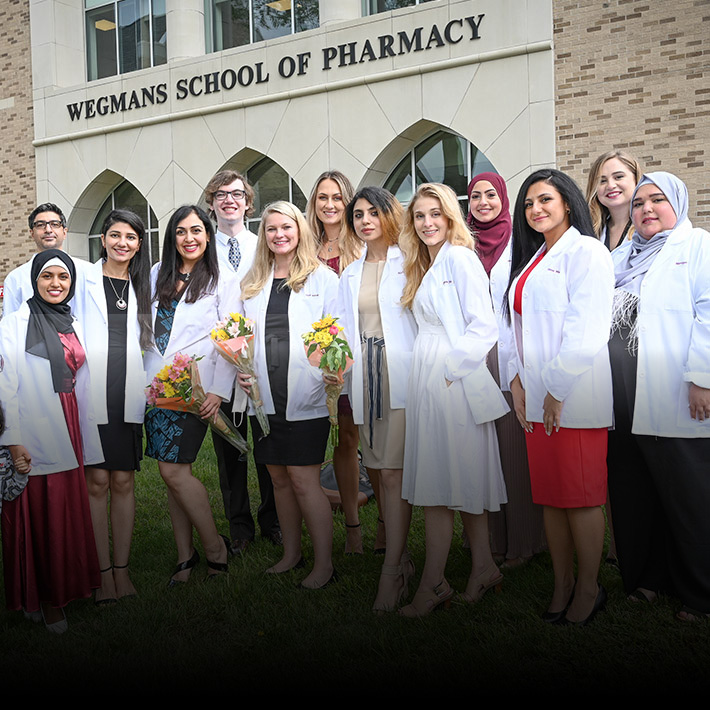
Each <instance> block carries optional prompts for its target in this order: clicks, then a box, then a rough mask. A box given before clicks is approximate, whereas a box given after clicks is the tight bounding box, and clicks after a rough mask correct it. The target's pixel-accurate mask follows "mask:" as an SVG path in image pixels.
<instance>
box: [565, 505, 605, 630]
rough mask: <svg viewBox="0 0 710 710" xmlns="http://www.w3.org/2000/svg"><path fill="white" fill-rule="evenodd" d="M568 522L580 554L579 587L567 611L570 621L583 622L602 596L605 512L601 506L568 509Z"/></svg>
mask: <svg viewBox="0 0 710 710" xmlns="http://www.w3.org/2000/svg"><path fill="white" fill-rule="evenodd" d="M567 520H568V522H569V529H570V531H571V534H572V540H573V544H574V549H575V550H576V552H577V585H576V586H575V589H574V599H573V600H572V603H571V604H570V607H569V609H568V611H567V614H566V618H567V620H568V621H572V622H580V621H584V620H585V619H586V618H587V617H588V616H589V615H590V614H591V613H592V610H593V609H594V602H595V601H596V599H597V596H598V595H599V564H600V562H601V558H602V552H603V549H604V528H605V523H604V512H603V511H602V509H601V506H596V507H592V508H569V509H568V510H567Z"/></svg>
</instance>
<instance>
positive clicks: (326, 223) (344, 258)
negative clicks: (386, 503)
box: [306, 170, 381, 554]
mask: <svg viewBox="0 0 710 710" xmlns="http://www.w3.org/2000/svg"><path fill="white" fill-rule="evenodd" d="M352 197H353V186H352V185H351V183H350V180H348V178H347V177H346V176H345V175H343V173H341V172H340V171H338V170H327V171H325V172H324V173H321V174H320V175H319V176H318V178H317V180H316V182H315V184H314V186H313V190H312V191H311V194H310V196H309V198H308V204H307V205H306V219H307V221H308V226H309V227H310V230H311V232H312V234H313V235H314V236H315V239H316V249H317V250H318V258H319V259H320V260H321V261H322V262H323V263H324V264H327V265H328V266H329V267H330V268H331V269H332V270H333V271H334V272H335V273H336V274H338V275H340V274H341V273H342V271H343V270H344V269H345V267H346V266H347V265H348V264H350V263H352V262H353V261H355V260H356V259H357V258H358V257H359V256H360V253H361V251H362V243H361V242H360V240H359V239H357V238H356V237H355V235H353V234H350V233H348V232H347V231H346V230H345V229H343V220H344V216H345V209H346V207H347V206H348V204H349V203H350V201H351V200H352ZM338 423H339V427H340V434H339V437H338V445H337V446H336V447H335V448H334V449H333V469H334V472H335V480H336V482H337V484H338V492H339V493H340V502H341V505H342V509H343V514H344V516H345V529H346V541H345V552H346V554H360V553H361V552H362V533H361V530H360V517H359V513H358V506H359V503H358V493H359V482H360V464H359V461H358V453H357V449H358V432H357V427H356V426H355V423H354V422H353V410H352V408H351V406H350V402H349V400H348V397H347V393H346V392H345V391H344V392H343V394H342V396H341V397H340V400H339V401H338ZM374 483H375V482H374V481H373V485H374ZM380 517H381V516H380Z"/></svg>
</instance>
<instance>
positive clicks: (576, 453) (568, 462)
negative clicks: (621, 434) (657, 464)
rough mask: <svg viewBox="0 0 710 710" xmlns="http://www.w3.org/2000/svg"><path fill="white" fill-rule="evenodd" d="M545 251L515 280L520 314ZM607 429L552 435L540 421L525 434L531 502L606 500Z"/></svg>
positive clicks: (584, 504) (580, 504)
mask: <svg viewBox="0 0 710 710" xmlns="http://www.w3.org/2000/svg"><path fill="white" fill-rule="evenodd" d="M546 253H547V252H546V251H543V252H542V254H540V256H538V257H537V259H535V261H534V262H533V263H532V264H531V265H530V266H529V267H528V268H527V269H526V271H525V272H524V273H523V275H522V276H521V277H520V278H519V279H518V283H517V284H516V286H515V294H514V297H513V309H514V310H515V312H516V313H518V314H519V315H522V309H523V289H524V288H525V281H526V280H527V278H528V276H529V275H530V273H531V272H532V270H533V269H534V268H535V267H536V266H537V265H538V264H539V263H540V261H542V258H543V257H544V256H545V254H546ZM607 440H608V431H607V429H567V428H564V427H560V430H559V431H553V432H552V435H551V436H548V435H547V433H546V432H545V427H544V426H543V425H542V424H541V423H539V422H533V431H532V433H527V432H526V434H525V442H526V445H527V450H528V467H529V469H530V488H531V490H532V497H533V502H535V503H537V504H539V505H549V506H551V507H553V508H590V507H594V506H598V505H603V504H604V503H605V502H606V481H607V467H606V452H607Z"/></svg>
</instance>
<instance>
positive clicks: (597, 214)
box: [585, 150, 643, 237]
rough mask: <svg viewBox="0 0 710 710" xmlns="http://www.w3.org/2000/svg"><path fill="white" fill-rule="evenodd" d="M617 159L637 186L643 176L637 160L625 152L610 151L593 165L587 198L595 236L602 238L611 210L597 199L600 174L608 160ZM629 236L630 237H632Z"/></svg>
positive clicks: (589, 177) (588, 179)
mask: <svg viewBox="0 0 710 710" xmlns="http://www.w3.org/2000/svg"><path fill="white" fill-rule="evenodd" d="M612 158H616V159H617V160H620V161H621V162H622V163H623V164H624V165H625V166H626V167H627V168H628V169H629V170H630V171H631V174H632V175H633V176H634V178H635V180H636V184H638V182H639V180H640V179H641V177H642V176H643V168H642V167H641V164H640V163H639V161H638V160H636V158H634V157H633V156H632V155H629V154H628V153H626V152H625V151H623V150H609V151H607V152H606V153H602V154H601V155H600V156H599V157H598V158H597V159H596V160H595V161H594V162H593V163H592V167H591V168H590V170H589V175H588V176H587V190H586V194H585V198H586V200H587V204H588V205H589V216H590V217H591V218H592V227H594V235H595V236H597V237H599V236H601V233H602V229H603V228H604V225H605V224H606V223H607V220H608V219H609V210H608V209H607V208H606V207H604V205H603V204H602V203H601V202H599V198H598V197H597V187H598V186H599V173H601V171H602V166H603V165H604V163H606V161H607V160H611V159H612ZM631 233H633V227H632V228H631V232H630V234H631ZM630 234H629V235H630Z"/></svg>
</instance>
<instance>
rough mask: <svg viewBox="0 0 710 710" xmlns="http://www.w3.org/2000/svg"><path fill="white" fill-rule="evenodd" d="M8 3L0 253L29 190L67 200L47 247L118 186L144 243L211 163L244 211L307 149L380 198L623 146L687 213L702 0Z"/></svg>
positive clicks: (701, 115)
mask: <svg viewBox="0 0 710 710" xmlns="http://www.w3.org/2000/svg"><path fill="white" fill-rule="evenodd" d="M10 8H11V9H10V11H9V16H8V18H7V22H6V23H5V24H4V25H3V27H4V28H6V29H5V30H4V35H7V36H8V37H12V38H13V40H15V41H16V43H17V50H16V51H15V50H13V51H15V54H16V55H17V56H15V55H13V56H11V57H10V59H9V60H8V61H9V62H15V64H13V67H15V66H16V70H15V69H13V68H12V67H10V69H12V71H8V69H6V72H5V73H4V78H3V79H2V80H1V83H0V92H2V93H0V116H4V117H5V118H6V119H10V120H6V122H5V125H4V126H3V130H5V131H6V135H7V134H8V133H9V137H10V140H11V141H12V142H13V144H16V145H17V148H16V149H15V150H12V151H8V150H7V148H5V149H4V151H5V157H6V160H5V161H4V162H5V167H6V170H5V178H6V179H5V182H6V184H5V185H4V186H3V189H2V190H0V199H2V207H3V211H4V213H5V214H6V218H8V217H9V222H8V223H7V225H6V226H7V227H8V228H7V229H6V230H5V231H4V234H3V236H2V237H0V239H3V242H4V244H3V252H2V255H3V257H2V262H1V263H0V268H1V269H2V270H3V272H5V271H7V270H9V268H11V267H12V266H14V265H16V264H17V263H20V262H22V261H24V260H26V258H27V256H28V254H29V253H30V252H31V251H32V244H31V243H30V241H29V236H28V233H27V228H26V216H27V214H28V213H29V211H30V210H31V209H32V207H33V206H34V205H35V204H36V203H38V202H44V201H52V202H56V203H57V204H59V205H60V207H61V208H62V209H63V210H64V211H65V213H66V215H67V217H68V222H69V225H68V227H69V236H68V240H67V248H68V250H69V252H70V253H72V254H74V255H76V256H80V257H83V258H90V259H92V260H93V259H95V258H96V256H97V254H98V250H97V245H98V233H99V229H100V223H101V221H102V217H103V215H105V214H106V212H107V211H108V210H110V209H111V207H112V206H119V205H120V206H127V207H132V208H133V209H135V210H136V211H138V212H139V213H140V214H142V216H143V217H144V219H145V220H146V222H147V224H148V227H149V235H150V239H151V250H152V253H153V257H154V259H156V258H158V254H159V245H160V236H161V230H162V228H163V227H164V225H165V224H166V223H167V220H168V218H169V216H170V214H171V213H172V211H173V210H174V209H175V207H177V206H179V205H180V204H184V203H194V202H199V201H200V200H201V198H202V190H203V187H204V186H205V184H206V183H207V181H208V180H209V178H210V176H211V175H213V174H214V173H215V172H216V171H217V170H220V169H222V168H225V167H233V168H236V169H238V170H239V171H241V172H245V173H246V174H247V176H248V178H249V180H250V182H251V183H252V184H254V185H255V187H256V194H257V204H256V207H257V214H255V216H254V219H255V220H258V212H259V210H260V208H261V207H263V206H264V205H265V204H266V203H268V202H269V201H271V200H273V199H281V198H289V199H291V200H292V201H294V202H295V203H296V204H299V205H301V206H303V207H305V200H306V197H307V195H308V194H309V192H310V190H311V188H312V187H313V183H314V181H315V179H316V177H317V176H318V175H319V174H320V173H321V172H322V171H323V170H326V169H338V170H341V171H342V172H344V173H345V174H346V175H348V177H349V178H350V179H351V181H352V182H353V184H354V185H356V186H359V185H364V184H377V185H384V186H386V187H388V188H389V189H390V190H392V192H394V193H395V194H396V195H397V196H398V197H399V198H400V200H401V201H402V202H407V201H408V199H409V197H410V196H411V194H412V193H413V190H414V189H416V186H417V185H418V184H420V183H421V182H424V181H428V180H435V181H442V182H446V183H447V184H449V185H451V186H452V187H453V188H454V189H455V190H456V191H457V193H458V194H459V195H461V196H462V198H463V197H464V196H465V189H466V184H467V182H468V179H469V178H470V176H471V175H472V174H474V173H475V172H477V171H480V170H481V169H494V170H496V171H497V172H499V173H500V174H501V175H502V176H503V177H504V178H505V179H506V181H507V182H508V184H509V189H510V192H511V194H512V195H514V194H515V193H516V191H517V188H518V186H519V185H520V183H521V182H522V180H523V179H524V178H525V177H526V176H527V175H528V174H529V173H530V172H531V171H532V170H534V169H536V168H538V167H543V166H557V167H559V168H561V169H563V170H566V171H568V172H570V174H572V175H573V177H575V179H577V181H578V182H579V184H580V185H581V186H582V187H584V185H585V182H586V174H587V171H588V168H589V165H590V163H591V162H592V160H593V159H594V157H596V155H597V154H599V153H601V152H603V151H606V150H609V149H610V148H613V147H617V148H619V147H623V148H625V149H627V150H629V152H631V153H633V154H635V155H636V156H637V157H638V158H639V159H640V160H641V161H642V162H643V163H644V165H645V166H646V167H647V168H648V169H661V168H662V169H667V170H670V171H672V172H676V173H677V174H678V175H680V176H681V177H682V178H683V179H685V180H686V182H687V183H688V185H689V187H690V189H691V216H692V218H693V220H694V221H696V223H698V224H699V225H701V226H703V223H704V222H705V226H707V219H706V218H707V216H708V213H709V212H710V205H709V202H710V200H709V197H708V195H709V188H708V186H707V170H706V168H705V163H704V157H705V150H706V149H707V146H708V145H710V142H709V139H710V119H709V118H708V116H709V109H708V107H709V106H710V89H708V88H707V87H708V86H710V82H709V81H708V56H709V53H708V50H707V48H706V46H704V44H703V39H704V38H706V37H707V36H708V28H710V0H679V2H676V3H673V5H672V7H671V6H669V5H668V4H667V3H661V2H654V1H653V0H651V1H650V2H649V1H648V0H647V1H646V2H643V0H606V1H604V2H602V1H600V0H578V1H577V2H572V1H565V0H320V2H319V1H318V0H297V1H295V2H292V1H291V0H274V1H269V0H29V1H28V0H10ZM28 16H29V23H28V22H27V18H28ZM0 17H2V15H0ZM28 27H29V32H28ZM3 41H5V39H4V38H3ZM13 46H14V45H13ZM30 62H31V82H29V81H28V80H27V76H28V74H27V72H28V69H29V66H30ZM13 72H14V77H15V80H14V81H13V79H12V78H9V77H12V76H13ZM22 77H25V79H24V80H23V79H22ZM18 79H19V80H18ZM28 96H31V99H32V101H31V105H30V104H28ZM30 108H31V110H30ZM8 125H10V126H11V127H10V128H9V129H8V127H7V126H8ZM8 181H10V182H11V183H12V184H7V182H8ZM704 218H705V219H704Z"/></svg>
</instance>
